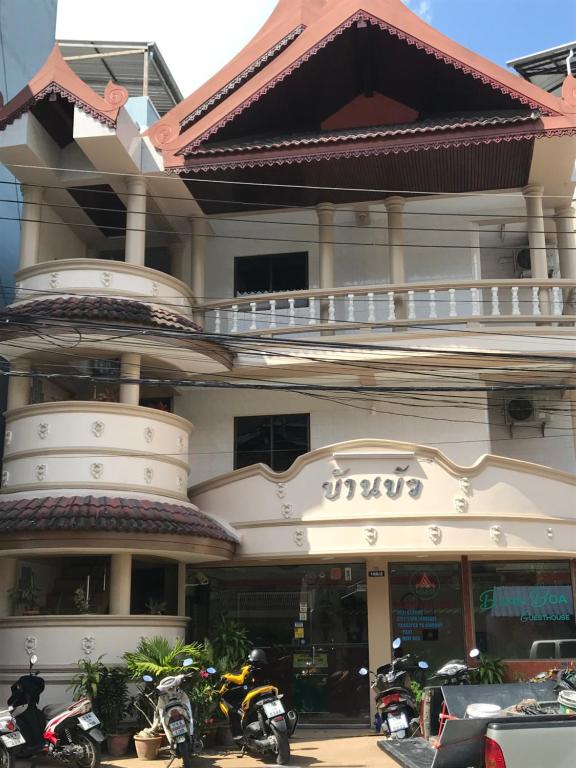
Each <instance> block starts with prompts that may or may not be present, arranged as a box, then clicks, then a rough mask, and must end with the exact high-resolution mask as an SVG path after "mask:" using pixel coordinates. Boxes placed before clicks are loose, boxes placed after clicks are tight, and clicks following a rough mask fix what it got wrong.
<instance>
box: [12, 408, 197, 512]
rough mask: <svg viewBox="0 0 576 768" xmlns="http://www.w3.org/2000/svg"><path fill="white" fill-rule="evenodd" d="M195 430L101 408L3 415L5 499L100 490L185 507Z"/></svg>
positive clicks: (145, 414) (174, 420)
mask: <svg viewBox="0 0 576 768" xmlns="http://www.w3.org/2000/svg"><path fill="white" fill-rule="evenodd" d="M191 432H192V425H191V424H190V423H189V422H188V421H186V420H185V419H182V418H180V417H179V416H174V415H173V414H169V413H164V412H162V411H156V410H154V409H152V408H144V407H141V406H130V405H123V404H121V403H101V402H77V401H73V402H68V401H65V402H55V403H42V404H39V405H29V406H26V407H24V408H18V409H15V410H13V411H9V412H8V413H7V414H6V438H5V455H4V465H3V473H2V493H15V492H20V491H27V492H30V491H33V492H42V491H44V490H52V489H74V488H79V489H80V488H81V489H89V490H92V489H96V490H97V491H98V492H101V491H103V490H105V489H106V490H114V491H121V492H123V493H124V492H127V491H130V492H138V493H146V494H157V495H161V496H169V497H174V498H176V499H180V500H186V486H187V479H188V440H189V436H190V433H191Z"/></svg>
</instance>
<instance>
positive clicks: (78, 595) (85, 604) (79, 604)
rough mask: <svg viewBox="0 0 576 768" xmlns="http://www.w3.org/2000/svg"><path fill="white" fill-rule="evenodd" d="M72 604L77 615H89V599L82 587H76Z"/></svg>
mask: <svg viewBox="0 0 576 768" xmlns="http://www.w3.org/2000/svg"><path fill="white" fill-rule="evenodd" d="M72 602H73V604H74V608H75V609H76V610H77V611H78V613H90V598H89V597H88V594H87V592H86V590H85V589H84V587H78V589H75V590H74V594H73V596H72Z"/></svg>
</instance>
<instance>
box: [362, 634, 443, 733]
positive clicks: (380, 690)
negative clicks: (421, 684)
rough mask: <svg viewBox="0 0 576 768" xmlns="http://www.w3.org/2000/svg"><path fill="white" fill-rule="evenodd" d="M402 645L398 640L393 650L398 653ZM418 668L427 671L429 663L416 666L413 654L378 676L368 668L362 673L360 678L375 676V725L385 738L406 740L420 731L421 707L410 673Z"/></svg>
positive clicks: (391, 663)
mask: <svg viewBox="0 0 576 768" xmlns="http://www.w3.org/2000/svg"><path fill="white" fill-rule="evenodd" d="M401 645H402V641H401V640H400V638H399V637H397V638H396V639H395V640H394V642H393V643H392V648H393V649H394V651H397V650H398V649H399V648H400V646H401ZM415 668H418V669H421V670H425V669H428V664H427V662H425V661H419V662H418V663H416V660H415V658H414V657H413V656H412V655H411V654H406V655H405V656H401V657H400V658H396V659H393V660H392V661H391V662H390V663H389V664H384V665H383V666H381V667H378V668H377V669H376V673H374V672H370V670H368V669H367V668H366V667H361V668H360V669H359V670H358V673H359V674H360V675H363V676H365V675H370V674H371V675H372V676H373V677H374V680H373V682H372V684H371V686H370V687H371V688H372V689H373V690H375V691H376V697H375V700H376V708H377V712H376V718H375V725H376V728H377V730H379V731H380V733H382V734H384V735H385V736H390V737H391V738H394V739H406V738H409V737H410V736H414V735H415V734H416V733H417V732H418V730H419V728H420V717H419V710H418V705H417V703H416V699H415V698H414V694H413V693H412V691H411V689H410V672H411V671H412V670H414V669H415Z"/></svg>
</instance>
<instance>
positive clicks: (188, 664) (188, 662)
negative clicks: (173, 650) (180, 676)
mask: <svg viewBox="0 0 576 768" xmlns="http://www.w3.org/2000/svg"><path fill="white" fill-rule="evenodd" d="M192 664H194V659H184V661H183V662H182V666H183V667H191V666H192Z"/></svg>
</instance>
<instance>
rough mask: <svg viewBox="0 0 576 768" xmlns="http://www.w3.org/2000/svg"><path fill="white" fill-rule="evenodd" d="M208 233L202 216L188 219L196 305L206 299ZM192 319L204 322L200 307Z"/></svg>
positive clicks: (191, 274) (192, 280)
mask: <svg viewBox="0 0 576 768" xmlns="http://www.w3.org/2000/svg"><path fill="white" fill-rule="evenodd" d="M208 234H209V233H208V220H207V219H205V218H204V217H203V216H197V217H195V218H193V219H192V220H191V221H190V237H191V253H190V256H191V264H190V285H191V289H192V300H193V301H194V303H195V305H196V306H197V307H198V306H201V305H202V304H204V302H205V301H206V247H207V243H208ZM194 320H195V322H197V323H200V324H202V323H203V322H204V313H203V312H202V311H201V310H200V309H198V310H197V311H196V312H195V313H194Z"/></svg>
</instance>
